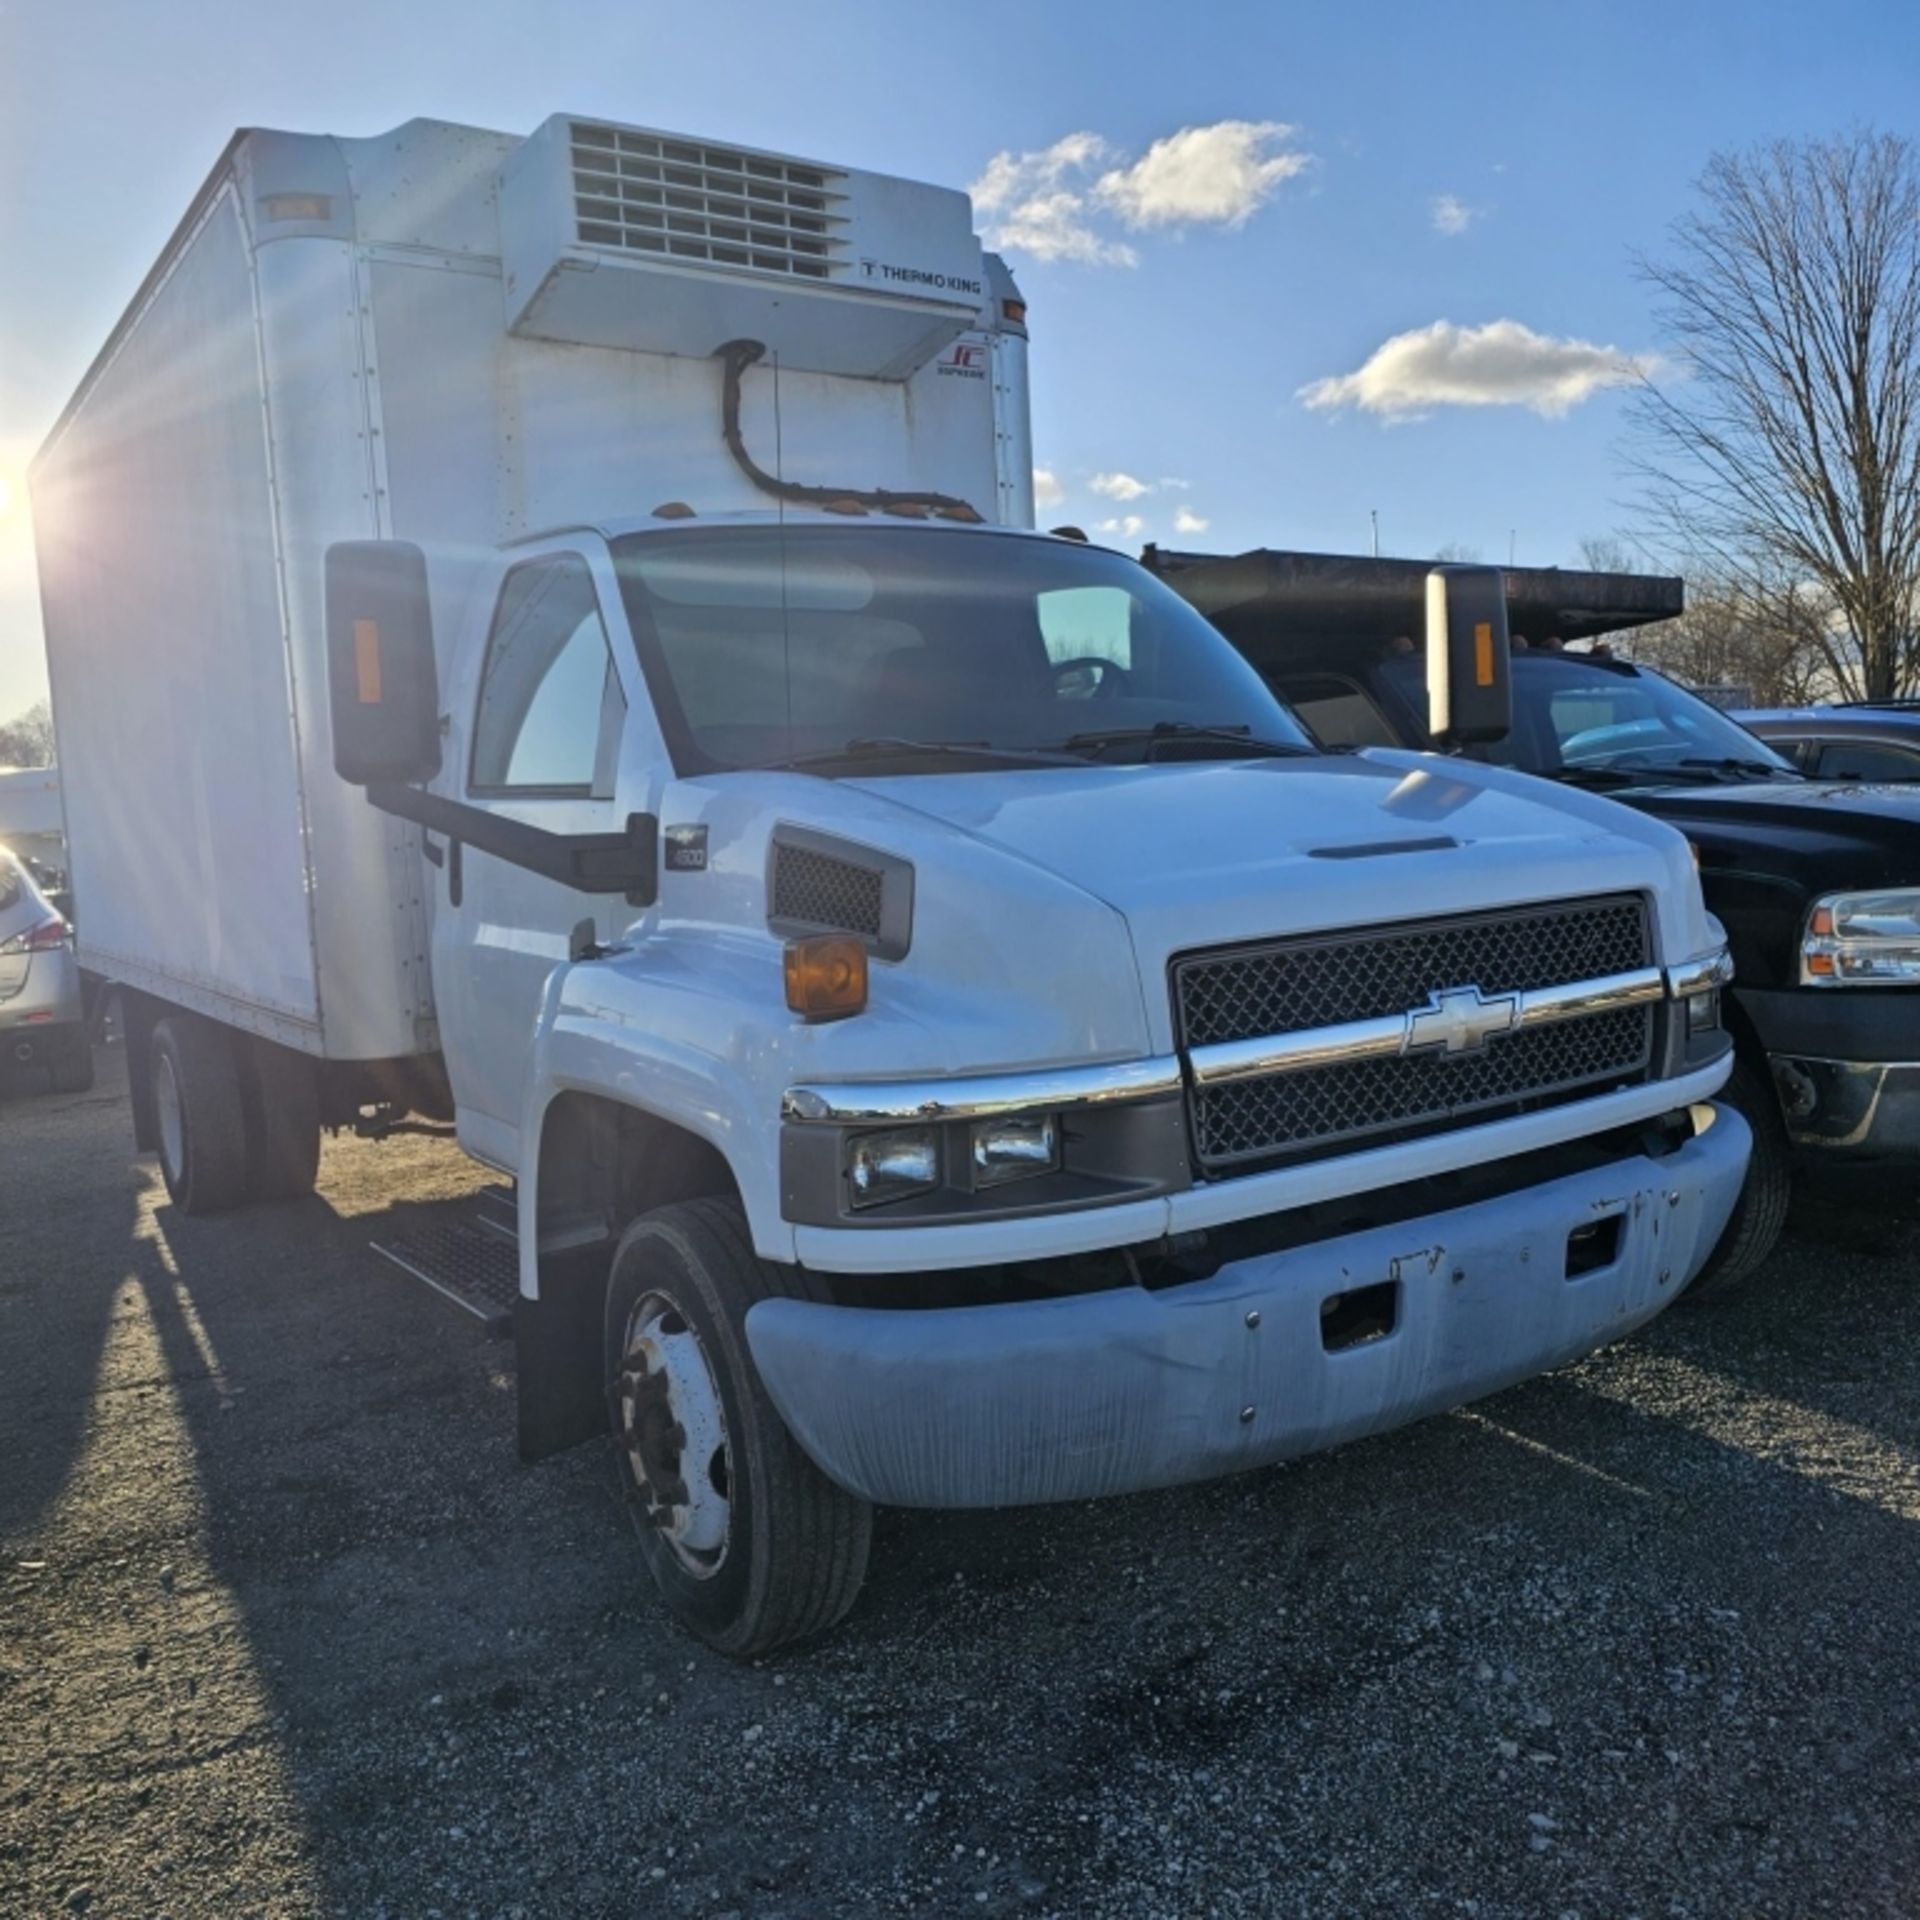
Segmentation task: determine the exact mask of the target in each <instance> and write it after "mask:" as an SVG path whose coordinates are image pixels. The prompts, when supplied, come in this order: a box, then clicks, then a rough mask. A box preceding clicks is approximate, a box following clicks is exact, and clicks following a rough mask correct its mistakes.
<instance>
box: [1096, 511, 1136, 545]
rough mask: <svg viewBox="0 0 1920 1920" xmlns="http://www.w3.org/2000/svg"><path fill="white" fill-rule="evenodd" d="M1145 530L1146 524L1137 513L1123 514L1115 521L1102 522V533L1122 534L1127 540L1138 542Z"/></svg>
mask: <svg viewBox="0 0 1920 1920" xmlns="http://www.w3.org/2000/svg"><path fill="white" fill-rule="evenodd" d="M1146 530H1147V523H1146V522H1145V521H1144V520H1143V519H1141V517H1140V516H1139V515H1138V514H1137V513H1123V514H1121V515H1120V516H1119V518H1118V519H1115V520H1102V521H1101V522H1100V531H1101V532H1102V533H1118V534H1124V535H1125V536H1126V538H1127V539H1129V540H1138V539H1139V538H1140V536H1141V535H1142V534H1143V533H1145V532H1146Z"/></svg>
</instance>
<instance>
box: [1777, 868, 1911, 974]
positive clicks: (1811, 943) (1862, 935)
mask: <svg viewBox="0 0 1920 1920" xmlns="http://www.w3.org/2000/svg"><path fill="white" fill-rule="evenodd" d="M1800 984H1801V985H1802V986H1807V987H1910V986H1920V887H1894V888H1890V889H1888V890H1886V891H1885V892H1881V893H1829V894H1825V895H1823V896H1822V897H1821V898H1820V899H1818V900H1816V901H1815V902H1814V903H1813V911H1812V912H1811V913H1809V914H1808V915H1807V930H1806V932H1805V933H1804V934H1803V935H1802V936H1801V940H1800Z"/></svg>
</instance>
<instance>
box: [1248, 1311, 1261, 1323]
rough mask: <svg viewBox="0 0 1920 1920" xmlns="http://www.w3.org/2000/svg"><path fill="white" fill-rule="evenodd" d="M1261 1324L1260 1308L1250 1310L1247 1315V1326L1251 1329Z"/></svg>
mask: <svg viewBox="0 0 1920 1920" xmlns="http://www.w3.org/2000/svg"><path fill="white" fill-rule="evenodd" d="M1259 1324H1260V1309H1259V1308H1258V1307H1254V1308H1252V1309H1250V1310H1249V1312H1248V1314H1247V1325H1248V1326H1250V1327H1257V1326H1258V1325H1259Z"/></svg>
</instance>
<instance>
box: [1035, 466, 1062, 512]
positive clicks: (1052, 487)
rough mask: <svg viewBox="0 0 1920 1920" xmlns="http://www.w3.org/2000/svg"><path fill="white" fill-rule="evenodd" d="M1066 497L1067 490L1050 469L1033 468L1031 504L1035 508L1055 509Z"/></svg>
mask: <svg viewBox="0 0 1920 1920" xmlns="http://www.w3.org/2000/svg"><path fill="white" fill-rule="evenodd" d="M1066 497H1067V490H1066V488H1065V487H1063V486H1062V485H1061V484H1060V476H1059V475H1058V474H1057V473H1055V472H1054V470H1053V469H1052V468H1051V467H1035V468H1034V470H1033V504H1034V505H1035V506H1036V507H1057V506H1058V505H1059V504H1060V502H1061V501H1062V500H1064V499H1065V498H1066Z"/></svg>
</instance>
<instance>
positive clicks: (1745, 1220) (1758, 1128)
mask: <svg viewBox="0 0 1920 1920" xmlns="http://www.w3.org/2000/svg"><path fill="white" fill-rule="evenodd" d="M1716 1098H1718V1099H1720V1100H1723V1101H1724V1102H1725V1103H1726V1104H1727V1105H1728V1106H1730V1107H1731V1108H1733V1110H1734V1111H1735V1112H1736V1113H1737V1114H1739V1116H1740V1117H1741V1119H1743V1120H1744V1121H1745V1122H1746V1123H1747V1126H1748V1127H1749V1128H1750V1129H1751V1131H1752V1133H1753V1158H1752V1159H1751V1160H1749V1161H1748V1162H1747V1178H1746V1184H1745V1185H1744V1186H1742V1187H1741V1189H1740V1198H1739V1199H1738V1200H1736V1201H1735V1202H1734V1204H1733V1214H1732V1217H1731V1218H1730V1219H1729V1220H1728V1221H1727V1224H1726V1228H1725V1230H1724V1231H1723V1232H1722V1233H1721V1235H1720V1238H1719V1240H1718V1242H1716V1244H1715V1246H1714V1249H1713V1251H1712V1253H1710V1254H1709V1255H1708V1256H1707V1263H1706V1265H1705V1266H1703V1267H1702V1268H1701V1269H1700V1271H1699V1272H1698V1273H1697V1274H1695V1275H1694V1277H1693V1279H1692V1281H1691V1282H1690V1283H1689V1285H1688V1287H1687V1290H1686V1294H1685V1296H1684V1297H1685V1298H1686V1299H1689V1300H1698V1299H1701V1298H1703V1297H1705V1298H1710V1299H1718V1298H1719V1297H1720V1296H1722V1295H1724V1294H1731V1293H1733V1292H1735V1291H1736V1290H1737V1289H1738V1288H1740V1287H1741V1286H1743V1285H1744V1284H1745V1283H1746V1282H1747V1281H1748V1280H1750V1279H1751V1278H1752V1277H1753V1275H1754V1273H1755V1272H1756V1270H1757V1269H1758V1268H1759V1267H1760V1266H1761V1265H1762V1264H1763V1263H1764V1262H1765V1261H1766V1258H1767V1256H1768V1255H1769V1254H1770V1253H1772V1251H1773V1250H1774V1248H1775V1246H1776V1245H1778V1243H1779V1240H1780V1235H1781V1233H1782V1232H1783V1231H1784V1230H1785V1228H1786V1224H1787V1202H1788V1201H1789V1200H1790V1199H1791V1198H1792V1197H1793V1148H1792V1145H1791V1143H1790V1142H1789V1141H1788V1139H1787V1126H1786V1122H1785V1121H1784V1120H1783V1119H1782V1118H1781V1117H1780V1102H1779V1099H1778V1098H1777V1097H1776V1095H1775V1094H1774V1091H1773V1082H1772V1080H1771V1079H1770V1077H1769V1076H1768V1075H1767V1073H1766V1071H1765V1069H1764V1067H1759V1066H1756V1065H1755V1064H1754V1063H1753V1062H1752V1061H1750V1060H1746V1059H1736V1060H1735V1061H1734V1063H1733V1072H1732V1074H1731V1075H1730V1076H1729V1078H1728V1080H1727V1084H1726V1085H1725V1086H1724V1087H1723V1088H1722V1089H1721V1090H1720V1092H1719V1094H1718V1095H1717V1096H1716Z"/></svg>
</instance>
